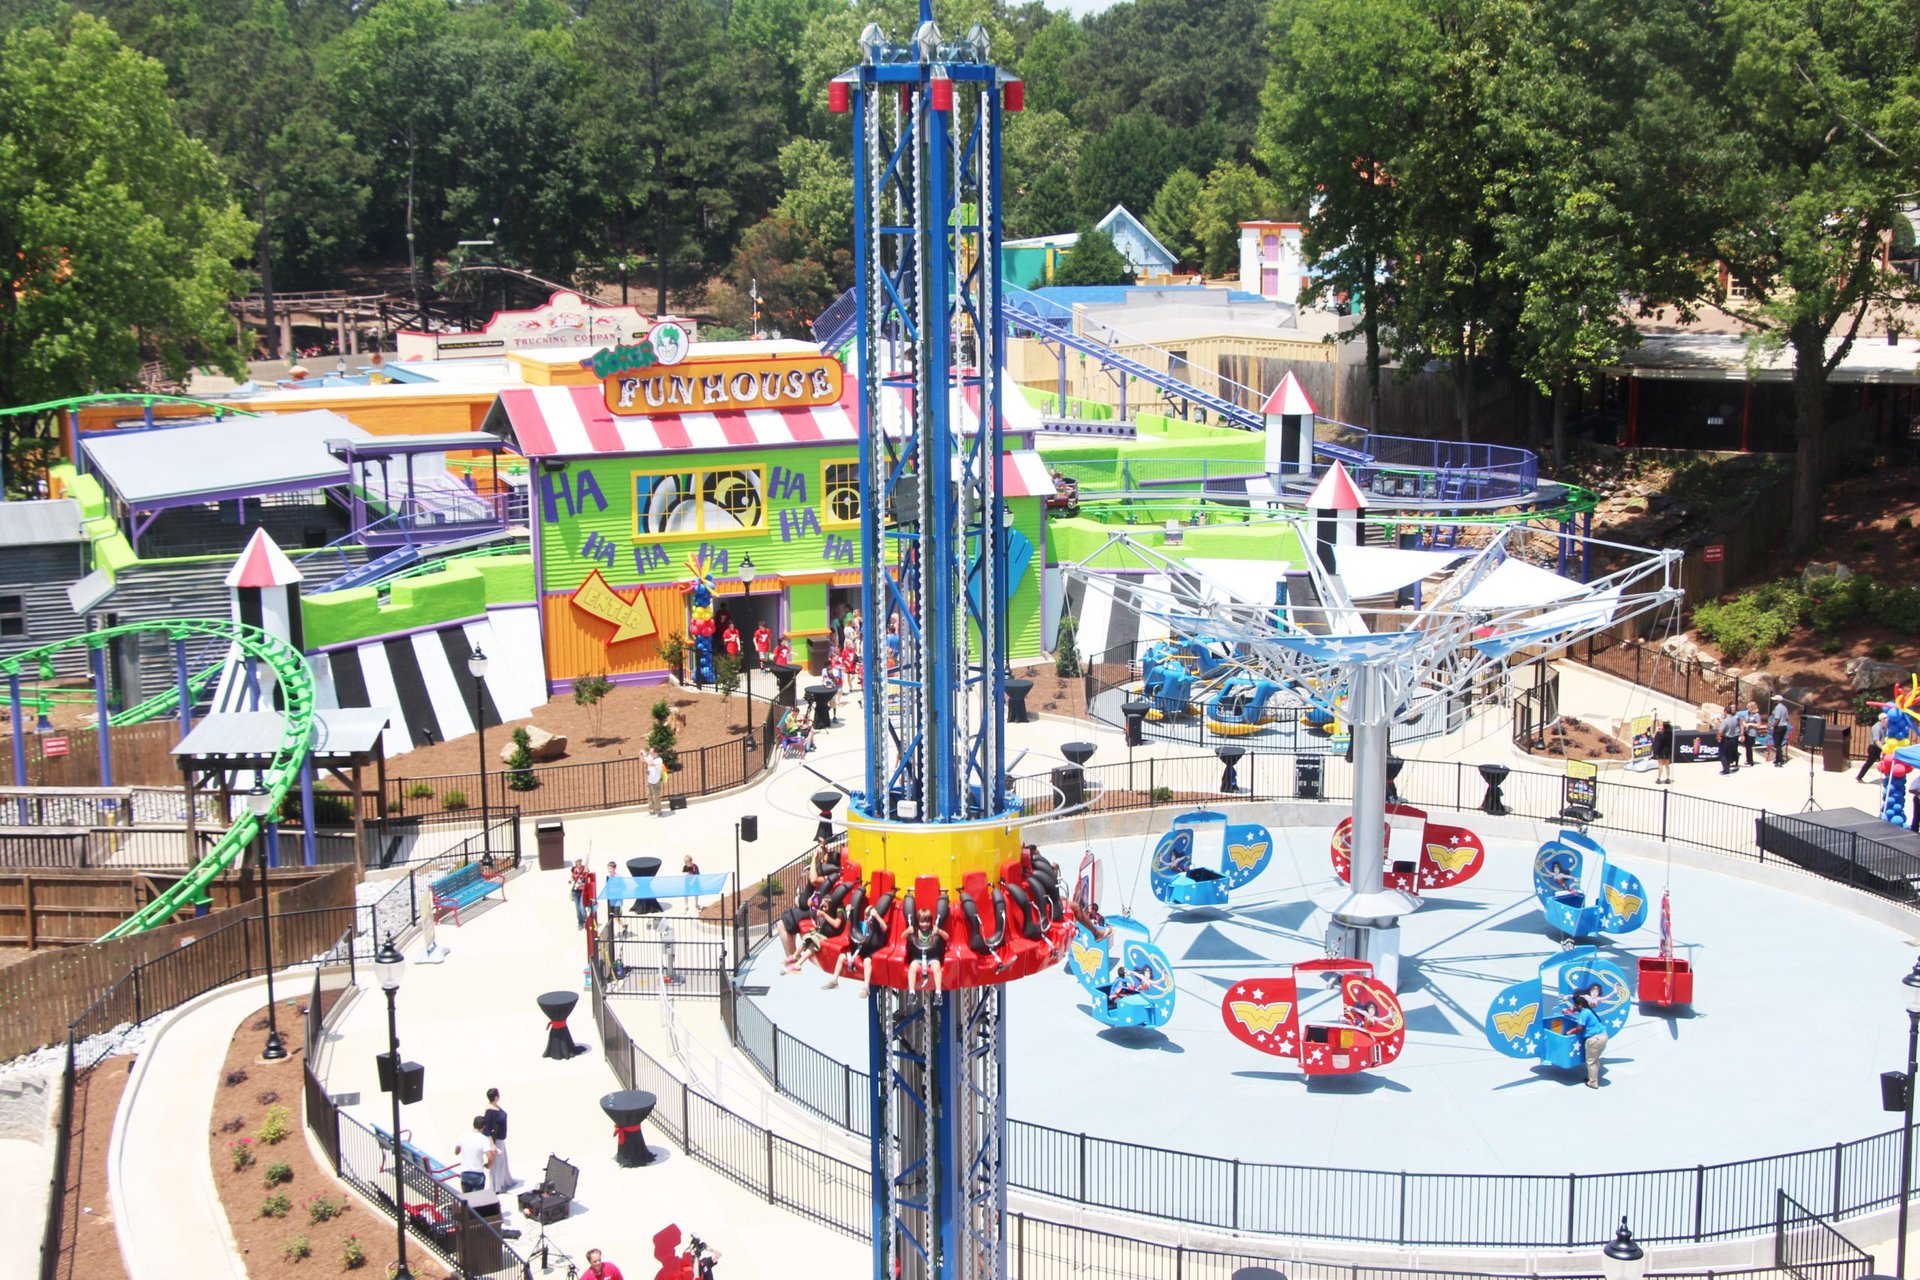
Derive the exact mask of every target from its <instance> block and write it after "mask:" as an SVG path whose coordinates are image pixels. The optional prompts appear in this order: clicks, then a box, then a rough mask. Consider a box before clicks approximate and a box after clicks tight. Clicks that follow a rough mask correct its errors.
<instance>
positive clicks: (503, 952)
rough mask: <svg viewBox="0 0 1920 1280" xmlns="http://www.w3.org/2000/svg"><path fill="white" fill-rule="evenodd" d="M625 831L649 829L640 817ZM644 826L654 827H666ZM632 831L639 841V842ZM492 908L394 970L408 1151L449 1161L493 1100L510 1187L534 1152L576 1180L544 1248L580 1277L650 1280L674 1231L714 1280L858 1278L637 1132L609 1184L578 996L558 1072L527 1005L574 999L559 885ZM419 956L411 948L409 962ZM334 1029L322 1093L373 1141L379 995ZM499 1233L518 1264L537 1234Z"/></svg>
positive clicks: (860, 1256)
mask: <svg viewBox="0 0 1920 1280" xmlns="http://www.w3.org/2000/svg"><path fill="white" fill-rule="evenodd" d="M688 812H689V813H691V812H695V811H694V810H688ZM628 821H629V822H630V823H631V822H638V823H641V824H652V823H654V822H655V821H656V820H655V819H652V818H649V817H647V816H646V815H645V814H644V813H642V814H640V815H639V816H638V817H637V818H629V819H628ZM657 821H658V824H659V826H660V827H663V828H665V827H669V826H670V823H671V820H668V819H659V820H657ZM640 830H641V832H642V833H648V834H650V833H651V831H652V828H651V827H648V826H642V827H641V828H640ZM678 830H679V831H684V830H686V828H685V827H682V828H679V829H678ZM569 834H571V831H570V832H569ZM676 834H678V831H676ZM633 843H634V847H636V848H644V847H645V844H644V842H642V841H639V840H637V839H635V840H634V841H633ZM596 856H598V854H596ZM507 895H508V898H509V901H508V902H507V903H505V904H504V905H496V906H492V907H489V908H488V909H486V910H484V911H482V912H481V913H480V914H478V915H477V916H474V917H472V918H470V919H469V920H468V922H467V923H466V924H464V925H462V926H460V927H459V928H453V927H451V926H447V925H443V926H442V927H441V928H440V930H439V941H440V944H441V945H442V946H443V947H445V948H446V949H447V950H448V952H449V953H450V954H449V958H448V959H447V961H446V962H445V963H443V964H437V965H423V964H417V963H409V964H408V966H407V970H406V972H405V975H404V978H403V982H402V985H401V989H400V994H399V998H398V999H399V1004H398V1011H399V1029H400V1043H401V1051H402V1054H403V1056H404V1057H405V1058H407V1059H410V1060H413V1061H417V1062H420V1063H423V1064H424V1065H425V1067H426V1098H425V1100H424V1101H422V1102H420V1103H418V1104H416V1105H414V1106H410V1107H407V1108H406V1109H405V1111H404V1113H403V1115H402V1118H401V1123H402V1125H403V1127H405V1128H406V1129H408V1130H410V1132H411V1136H412V1140H413V1141H414V1143H415V1144H417V1145H418V1146H420V1147H422V1148H423V1149H424V1150H426V1151H427V1152H428V1153H429V1154H430V1155H432V1156H433V1157H434V1158H435V1159H438V1160H451V1159H453V1146H454V1143H455V1142H456V1141H458V1140H459V1139H460V1137H461V1135H463V1134H467V1133H470V1132H471V1129H472V1118H473V1117H474V1116H476V1115H478V1114H479V1113H480V1111H481V1110H483V1109H484V1108H485V1106H486V1090H487V1089H488V1088H489V1087H494V1088H498V1089H499V1090H500V1092H501V1101H502V1103H503V1104H504V1105H505V1107H506V1108H507V1113H508V1117H509V1133H510V1140H509V1143H508V1149H509V1151H510V1152H511V1156H512V1163H513V1173H514V1174H515V1176H516V1177H518V1178H520V1179H521V1180H522V1181H523V1182H526V1183H528V1184H531V1183H534V1182H537V1181H538V1180H539V1178H540V1176H541V1171H542V1169H544V1167H545V1165H546V1160H547V1156H548V1154H549V1153H552V1154H557V1155H559V1156H561V1157H562V1158H564V1159H566V1160H567V1161H569V1162H570V1163H572V1164H574V1165H576V1166H577V1167H578V1168H579V1170H580V1187H579V1191H578V1194H577V1197H576V1204H575V1208H574V1216H573V1217H571V1218H569V1219H568V1220H567V1221H565V1222H561V1223H556V1224H554V1225H553V1226H552V1227H551V1228H549V1233H548V1234H549V1236H550V1238H551V1239H552V1240H553V1241H554V1242H556V1243H557V1244H558V1245H559V1246H560V1247H561V1248H563V1249H565V1250H566V1251H567V1252H568V1253H570V1254H572V1255H573V1256H574V1257H575V1259H576V1260H577V1261H579V1262H580V1264H581V1265H582V1266H583V1267H584V1265H585V1256H586V1251H587V1250H588V1249H589V1248H598V1249H601V1250H604V1251H605V1253H606V1256H607V1258H608V1260H609V1261H612V1262H615V1263H618V1264H619V1265H620V1266H621V1267H622V1268H623V1269H624V1270H625V1271H626V1273H627V1274H628V1275H630V1276H643V1275H651V1274H652V1273H653V1270H654V1269H655V1268H654V1264H653V1263H652V1262H651V1261H650V1259H651V1257H652V1238H653V1234H654V1232H656V1231H658V1230H659V1229H660V1228H661V1227H663V1226H665V1225H666V1224H668V1223H670V1222H675V1223H678V1224H679V1225H680V1227H681V1229H682V1231H683V1232H691V1233H693V1234H697V1235H699V1236H700V1237H701V1238H702V1239H704V1240H707V1241H708V1242H710V1243H711V1244H712V1245H713V1246H714V1247H715V1248H717V1249H719V1250H720V1251H721V1253H722V1254H723V1255H724V1257H725V1261H724V1264H723V1266H722V1268H721V1274H722V1275H724V1276H726V1277H728V1280H750V1278H752V1277H767V1280H774V1278H775V1277H779V1278H781V1280H785V1278H787V1277H791V1276H793V1275H795V1274H797V1273H796V1272H795V1270H794V1266H793V1259H794V1258H795V1257H798V1256H804V1257H806V1258H808V1259H810V1260H811V1261H810V1265H809V1266H808V1268H807V1269H806V1271H805V1274H809V1275H821V1276H826V1275H854V1274H858V1273H859V1272H860V1270H862V1269H864V1268H865V1266H866V1265H867V1258H868V1252H867V1247H866V1245H865V1244H864V1243H862V1242H859V1241H856V1240H853V1239H851V1238H849V1237H847V1236H844V1235H840V1234H839V1233H837V1232H833V1231H830V1230H828V1229H827V1228H825V1227H818V1226H814V1225H812V1224H810V1223H807V1222H805V1221H803V1220H802V1219H800V1218H799V1217H797V1216H795V1215H794V1214H792V1213H789V1212H787V1211H786V1210H784V1209H778V1208H775V1207H773V1206H772V1205H769V1204H767V1203H766V1202H765V1201H764V1200H761V1199H758V1198H756V1197H755V1196H753V1195H751V1194H749V1193H748V1192H746V1191H745V1190H743V1189H742V1188H740V1187H739V1186H737V1185H735V1184H734V1183H732V1182H730V1181H728V1180H726V1179H725V1178H723V1177H721V1176H720V1175H719V1174H717V1173H714V1172H712V1171H711V1170H709V1169H707V1168H706V1166H704V1165H701V1164H699V1163H698V1162H697V1161H693V1160H689V1159H687V1158H686V1157H685V1156H683V1155H681V1154H680V1152H679V1151H678V1150H676V1149H674V1148H672V1147H671V1146H670V1145H669V1144H668V1143H667V1141H666V1139H665V1138H664V1137H663V1136H662V1135H660V1134H659V1133H658V1132H657V1131H655V1130H652V1129H648V1130H646V1134H647V1137H648V1141H649V1145H650V1146H651V1147H652V1149H653V1151H654V1153H655V1154H656V1156H658V1157H660V1158H659V1159H657V1160H656V1162H655V1163H654V1164H653V1165H651V1166H649V1167H646V1168H641V1169H623V1168H620V1167H619V1166H618V1165H616V1164H615V1163H614V1160H613V1151H614V1141H613V1137H612V1129H611V1124H610V1122H609V1121H608V1120H607V1119H606V1117H605V1116H604V1115H603V1114H602V1113H601V1110H600V1104H599V1099H600V1097H601V1095H603V1094H605V1093H608V1092H610V1091H612V1090H614V1089H618V1088H619V1087H620V1086H619V1083H618V1081H617V1080H616V1079H615V1078H614V1075H613V1072H612V1070H611V1069H610V1068H609V1067H608V1066H607V1065H606V1063H605V1061H604V1060H603V1058H602V1056H601V1052H600V1045H599V1043H598V1039H599V1038H598V1035H597V1034H596V1032H595V1029H594V1025H593V1014H592V1008H591V1002H590V997H588V996H586V995H585V993H581V996H582V999H581V1004H580V1006H579V1007H578V1008H577V1009H575V1011H574V1013H573V1016H572V1019H571V1022H570V1026H571V1029H572V1032H573V1035H574V1038H575V1039H576V1040H577V1041H579V1042H580V1043H581V1044H582V1045H584V1046H587V1051H586V1052H584V1053H582V1054H580V1055H579V1056H578V1057H576V1058H574V1059H573V1060H572V1061H570V1062H559V1061H555V1060H553V1059H549V1058H546V1057H543V1056H541V1055H542V1053H543V1051H544V1049H545V1047H546V1023H545V1020H544V1018H543V1017H542V1016H541V1013H540V1010H539V1008H538V1007H537V1006H536V1004H535V998H536V997H537V996H539V995H540V994H541V993H543V992H547V991H555V990H571V991H575V992H579V991H580V986H581V976H582V974H581V970H582V967H583V964H584V960H585V955H584V943H583V941H582V935H581V934H580V933H579V931H578V930H577V929H576V928H575V926H574V917H573V906H572V903H571V902H570V901H569V899H568V897H567V880H566V876H565V875H564V873H561V872H539V871H533V872H529V873H527V874H524V875H522V876H520V877H518V878H517V879H515V880H514V881H513V882H512V884H511V885H510V886H509V887H508V890H507ZM418 953H419V948H418V947H417V946H416V947H414V948H413V949H412V950H411V951H410V953H409V959H410V960H413V959H416V958H417V956H418ZM619 1005H620V1012H621V1013H622V1014H623V1015H625V1016H626V1017H627V1018H628V1019H629V1020H636V1021H637V1020H639V1019H641V1018H644V1017H646V1016H648V1015H650V1014H652V1013H653V1012H654V1006H653V1004H652V1002H651V1001H647V1000H628V1001H622V1002H619ZM336 1030H337V1034H336V1036H335V1038H334V1040H333V1042H332V1044H331V1046H330V1049H329V1053H330V1057H329V1059H328V1063H327V1066H328V1079H327V1086H328V1089H329V1091H331V1092H333V1093H336V1094H338V1093H342V1092H358V1093H359V1094H360V1101H359V1102H358V1103H357V1104H355V1105H353V1106H350V1107H348V1108H346V1112H347V1114H350V1115H353V1116H355V1117H356V1118H358V1119H359V1120H360V1121H361V1122H362V1123H365V1124H369V1125H372V1124H377V1125H379V1126H380V1127H381V1128H382V1129H385V1128H387V1127H388V1126H389V1124H390V1120H389V1113H388V1106H389V1104H388V1102H387V1098H386V1095H384V1094H382V1093H381V1092H380V1091H379V1086H378V1082H377V1079H376V1076H375V1072H374V1055H375V1054H376V1053H379V1052H383V1051H384V1050H385V1049H386V1046H387V1011H386V1001H385V999H384V998H383V996H382V995H381V993H380V991H379V989H378V988H377V987H372V986H370V987H369V989H368V990H367V991H365V992H364V993H363V995H362V997H361V998H360V999H359V1000H357V1001H355V1003H354V1004H353V1006H352V1007H351V1008H350V1009H349V1011H348V1012H347V1014H346V1015H345V1017H344V1018H343V1019H342V1020H341V1023H340V1025H339V1026H338V1028H337V1029H336ZM343 1141H344V1139H343ZM509 1199H511V1197H509ZM514 1224H515V1225H517V1226H524V1227H525V1235H524V1236H523V1237H522V1238H521V1239H520V1240H519V1241H516V1242H514V1247H515V1248H517V1249H518V1250H520V1252H521V1256H522V1257H525V1256H526V1255H527V1252H528V1248H529V1246H530V1245H531V1244H532V1242H533V1240H534V1237H535V1235H536V1234H537V1233H538V1230H539V1228H538V1227H537V1226H535V1225H532V1224H524V1223H521V1222H520V1221H519V1219H518V1218H517V1217H516V1218H515V1219H514Z"/></svg>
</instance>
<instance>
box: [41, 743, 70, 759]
mask: <svg viewBox="0 0 1920 1280" xmlns="http://www.w3.org/2000/svg"><path fill="white" fill-rule="evenodd" d="M71 750H73V743H72V741H70V740H69V739H67V738H42V739H40V758H41V759H43V760H51V759H53V758H54V757H55V756H64V755H66V754H67V753H68V752H69V751H71Z"/></svg>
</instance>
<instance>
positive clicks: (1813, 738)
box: [1800, 711, 1827, 813]
mask: <svg viewBox="0 0 1920 1280" xmlns="http://www.w3.org/2000/svg"><path fill="white" fill-rule="evenodd" d="M1826 747H1827V718H1826V717H1825V716H1823V715H1819V714H1816V713H1815V712H1812V711H1803V712H1801V713H1800V749H1801V750H1803V751H1805V752H1806V753H1807V802H1806V803H1805V804H1804V805H1802V806H1800V812H1802V813H1812V812H1813V811H1814V810H1816V809H1818V808H1819V807H1820V803H1819V801H1817V800H1815V799H1814V798H1813V762H1814V758H1815V757H1816V756H1818V755H1819V754H1820V753H1821V752H1822V751H1825V750H1826Z"/></svg>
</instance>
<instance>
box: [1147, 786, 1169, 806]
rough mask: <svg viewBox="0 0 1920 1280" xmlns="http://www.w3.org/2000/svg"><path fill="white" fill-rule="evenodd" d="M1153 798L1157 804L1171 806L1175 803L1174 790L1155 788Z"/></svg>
mask: <svg viewBox="0 0 1920 1280" xmlns="http://www.w3.org/2000/svg"><path fill="white" fill-rule="evenodd" d="M1151 798H1152V800H1153V802H1154V803H1155V804H1171V803H1172V802H1173V788H1172V787H1155V788H1154V789H1153V795H1152V797H1151Z"/></svg>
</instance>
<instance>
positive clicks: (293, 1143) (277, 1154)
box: [156, 1000, 445, 1280]
mask: <svg viewBox="0 0 1920 1280" xmlns="http://www.w3.org/2000/svg"><path fill="white" fill-rule="evenodd" d="M304 1004H305V1002H304V1000H282V1001H280V1002H278V1004H277V1006H276V1007H277V1008H278V1010H279V1020H280V1035H281V1038H282V1039H283V1040H285V1041H286V1045H287V1056H286V1057H284V1058H282V1059H280V1060H279V1061H278V1062H262V1061H261V1060H260V1049H261V1047H262V1046H263V1045H264V1044H265V1042H266V1035H267V1012H266V1007H265V1006H264V1005H263V1006H261V1007H260V1009H258V1010H256V1011H255V1012H254V1013H253V1014H251V1015H250V1016H248V1017H247V1018H246V1019H245V1020H244V1021H242V1022H241V1024H240V1027H239V1029H238V1030H236V1031H235V1032H234V1036H233V1040H232V1043H231V1044H229V1045H228V1047H227V1056H226V1060H225V1061H224V1062H223V1063H221V1064H220V1067H219V1070H220V1085H219V1088H218V1090H217V1092H216V1093H215V1095H214V1103H213V1113H212V1115H211V1116H209V1117H208V1124H207V1133H208V1137H207V1158H208V1159H209V1160H210V1161H211V1162H212V1167H213V1180H214V1184H215V1185H216V1186H217V1187H219V1189H220V1200H221V1203H222V1204H223V1205H225V1206H226V1210H227V1221H228V1222H229V1223H230V1224H231V1225H232V1227H233V1238H234V1240H235V1241H236V1242H237V1243H238V1244H239V1246H240V1251H241V1253H242V1255H244V1256H245V1258H246V1263H247V1274H248V1275H250V1276H252V1277H253V1278H254V1280H263V1278H264V1277H275V1278H280V1277H295V1276H308V1277H311V1276H315V1275H334V1274H338V1273H341V1272H351V1273H352V1274H355V1275H365V1276H384V1275H386V1274H387V1269H388V1267H389V1265H390V1264H391V1263H392V1262H393V1261H394V1259H395V1256H396V1255H395V1251H394V1229H393V1220H392V1219H391V1218H389V1217H387V1216H386V1215H385V1214H383V1213H379V1212H377V1211H375V1210H373V1209H371V1208H369V1207H368V1206H367V1205H366V1204H365V1203H364V1202H363V1201H361V1200H360V1199H359V1198H357V1197H356V1196H354V1195H353V1194H352V1193H351V1192H349V1191H348V1190H347V1189H346V1188H345V1186H343V1185H342V1184H341V1183H340V1181H339V1180H338V1179H336V1178H335V1177H334V1175H333V1171H332V1170H330V1169H328V1168H327V1167H326V1166H325V1165H323V1164H321V1163H320V1161H319V1160H317V1159H315V1157H314V1155H313V1152H312V1151H311V1150H310V1149H309V1148H308V1146H307V1142H306V1137H305V1135H304V1134H303V1133H302V1131H301V1130H302V1126H303V1125H304V1124H305V1123H306V1118H305V1116H304V1115H303V1114H302V1112H303V1111H304V1107H303V1106H302V1104H301V1099H302V1097H303V1096H304V1086H305V1075H304V1063H305V1061H306V1054H305V1052H304V1050H305V1045H304V1044H303V1043H302V1035H303V1032H304V1030H305V1026H306V1020H305V1017H304V1014H303V1008H304ZM156 1101H158V1100H156ZM282 1112H284V1114H282ZM270 1118H271V1119H275V1120H278V1121H279V1122H280V1125H281V1127H282V1129H283V1131H284V1136H283V1137H281V1138H280V1140H279V1141H269V1140H268V1139H269V1138H271V1137H272V1133H271V1131H270V1130H265V1126H267V1125H268V1122H269V1120H270ZM237 1144H238V1145H243V1146H244V1148H245V1150H246V1151H247V1152H248V1154H249V1156H250V1157H251V1161H250V1163H246V1164H245V1165H244V1166H243V1167H238V1168H236V1167H235V1158H234V1147H235V1146H236V1145H237ZM277 1165H285V1166H286V1180H285V1181H283V1182H279V1183H278V1184H276V1185H273V1186H269V1185H268V1184H267V1171H268V1170H269V1169H271V1168H273V1167H274V1166H277ZM274 1196H283V1197H285V1200H286V1205H285V1209H284V1212H283V1213H282V1214H281V1216H268V1215H265V1214H263V1212H262V1210H263V1208H264V1207H265V1206H266V1203H267V1202H268V1200H269V1198H270V1197H274ZM322 1205H325V1206H333V1207H335V1208H337V1210H338V1212H337V1213H336V1214H335V1215H334V1216H332V1217H330V1218H324V1219H321V1218H318V1217H317V1216H316V1212H315V1210H316V1207H317V1206H322ZM322 1211H323V1212H324V1210H322ZM349 1239H353V1240H355V1241H357V1243H358V1245H359V1247H360V1249H361V1250H362V1251H363V1252H364V1255H365V1256H364V1260H363V1261H362V1262H361V1263H360V1264H359V1265H357V1266H354V1267H349V1265H348V1263H347V1259H346V1243H347V1241H348V1240H349ZM296 1241H304V1242H305V1245H306V1249H307V1251H308V1252H307V1255H306V1256H305V1257H298V1256H296V1254H297V1253H298V1250H297V1249H296V1248H295V1247H294V1246H295V1244H296ZM407 1266H408V1269H409V1270H411V1271H412V1272H413V1274H414V1275H416V1276H434V1277H439V1276H442V1275H444V1274H445V1268H444V1267H443V1266H441V1265H440V1263H439V1260H438V1259H436V1258H434V1257H433V1255H432V1254H430V1253H428V1252H427V1250H426V1249H425V1248H424V1247H422V1246H418V1245H410V1246H409V1248H408V1249H407Z"/></svg>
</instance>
